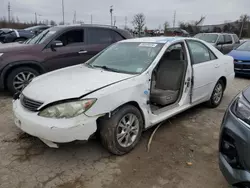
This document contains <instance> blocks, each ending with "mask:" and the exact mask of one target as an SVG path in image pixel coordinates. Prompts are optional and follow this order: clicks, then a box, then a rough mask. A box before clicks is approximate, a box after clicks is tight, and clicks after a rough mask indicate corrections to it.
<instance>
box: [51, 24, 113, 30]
mask: <svg viewBox="0 0 250 188" xmlns="http://www.w3.org/2000/svg"><path fill="white" fill-rule="evenodd" d="M54 27H55V28H60V29H65V28H83V27H94V28H96V27H98V28H110V29H118V28H117V27H116V26H109V25H98V24H70V25H58V26H54Z"/></svg>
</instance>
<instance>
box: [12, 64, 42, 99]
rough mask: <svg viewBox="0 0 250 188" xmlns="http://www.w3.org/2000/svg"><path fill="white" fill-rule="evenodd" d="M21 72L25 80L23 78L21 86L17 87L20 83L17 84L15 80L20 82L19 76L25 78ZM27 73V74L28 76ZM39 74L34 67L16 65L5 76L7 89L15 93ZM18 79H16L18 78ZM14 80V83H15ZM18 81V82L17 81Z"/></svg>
mask: <svg viewBox="0 0 250 188" xmlns="http://www.w3.org/2000/svg"><path fill="white" fill-rule="evenodd" d="M22 73H23V74H24V75H25V76H26V78H27V80H25V79H23V80H24V81H23V87H20V88H19V89H18V87H19V86H20V85H21V83H20V84H17V81H20V82H21V78H25V77H23V76H22ZM28 75H29V76H28ZM38 75H39V72H38V71H36V70H35V69H32V68H30V67H18V68H16V69H14V70H12V71H11V72H10V74H9V75H8V77H7V89H8V90H9V92H10V93H11V94H15V93H16V92H18V91H22V90H23V89H24V88H25V87H26V86H27V85H28V83H29V82H30V81H31V80H32V79H33V78H35V77H36V76H38ZM17 77H18V78H19V79H18V78H17ZM15 82H16V83H15ZM18 83H19V82H18Z"/></svg>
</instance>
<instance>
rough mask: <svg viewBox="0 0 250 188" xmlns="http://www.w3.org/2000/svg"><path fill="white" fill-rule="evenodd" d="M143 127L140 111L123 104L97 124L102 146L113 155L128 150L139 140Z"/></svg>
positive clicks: (122, 153)
mask: <svg viewBox="0 0 250 188" xmlns="http://www.w3.org/2000/svg"><path fill="white" fill-rule="evenodd" d="M142 127H143V119H142V115H141V113H140V111H139V110H138V109H137V108H136V107H134V106H132V105H125V106H123V107H121V108H120V109H119V110H118V111H117V112H115V113H114V114H113V115H112V116H111V117H110V118H108V117H104V118H103V119H102V120H101V121H100V124H99V131H100V138H101V141H102V144H103V146H104V147H105V148H106V149H108V151H109V152H111V153H113V154H115V155H124V154H126V153H128V152H130V151H131V150H132V149H133V148H134V147H135V146H136V144H137V143H138V142H139V140H140V137H141V133H142Z"/></svg>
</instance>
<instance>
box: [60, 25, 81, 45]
mask: <svg viewBox="0 0 250 188" xmlns="http://www.w3.org/2000/svg"><path fill="white" fill-rule="evenodd" d="M83 38H84V30H83V29H75V30H71V31H67V32H66V33H64V34H62V35H61V36H59V37H58V38H57V39H56V40H60V41H61V42H62V43H63V45H64V46H68V45H75V44H79V43H83V42H84V40H83Z"/></svg>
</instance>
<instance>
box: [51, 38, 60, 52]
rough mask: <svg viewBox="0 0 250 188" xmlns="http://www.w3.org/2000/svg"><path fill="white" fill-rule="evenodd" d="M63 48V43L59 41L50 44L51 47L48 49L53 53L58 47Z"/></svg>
mask: <svg viewBox="0 0 250 188" xmlns="http://www.w3.org/2000/svg"><path fill="white" fill-rule="evenodd" d="M62 46H63V43H62V41H60V40H54V41H53V42H52V43H51V45H50V47H51V49H52V50H53V51H55V48H59V47H62Z"/></svg>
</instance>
